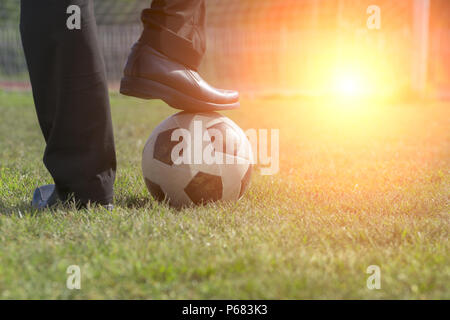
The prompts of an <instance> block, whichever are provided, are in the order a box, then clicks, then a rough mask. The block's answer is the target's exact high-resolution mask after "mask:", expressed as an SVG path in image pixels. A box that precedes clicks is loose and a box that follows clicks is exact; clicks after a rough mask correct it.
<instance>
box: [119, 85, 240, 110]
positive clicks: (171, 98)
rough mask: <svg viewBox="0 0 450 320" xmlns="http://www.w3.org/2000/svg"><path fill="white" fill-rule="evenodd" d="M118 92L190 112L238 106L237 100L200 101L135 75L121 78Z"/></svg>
mask: <svg viewBox="0 0 450 320" xmlns="http://www.w3.org/2000/svg"><path fill="white" fill-rule="evenodd" d="M120 93H121V94H123V95H126V96H131V97H136V98H141V99H146V100H150V99H161V100H163V101H164V102H165V103H167V104H168V105H169V106H171V107H172V108H175V109H179V110H184V111H190V112H202V111H219V110H233V109H238V108H239V107H240V103H239V102H234V103H229V104H217V103H212V102H205V101H201V100H198V99H195V98H193V97H191V96H188V95H186V94H184V93H182V92H180V91H178V90H176V89H173V88H171V87H169V86H166V85H164V84H162V83H159V82H156V81H152V80H148V79H142V78H135V77H124V78H122V81H121V82H120Z"/></svg>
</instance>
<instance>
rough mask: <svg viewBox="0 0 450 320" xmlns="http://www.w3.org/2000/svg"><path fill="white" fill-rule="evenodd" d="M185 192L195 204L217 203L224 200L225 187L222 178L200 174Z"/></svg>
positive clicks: (193, 179)
mask: <svg viewBox="0 0 450 320" xmlns="http://www.w3.org/2000/svg"><path fill="white" fill-rule="evenodd" d="M184 191H185V192H186V194H187V195H188V197H189V198H190V199H191V200H192V202H193V203H195V204H201V203H206V202H212V201H217V200H220V199H221V198H222V192H223V186H222V178H221V177H220V176H216V175H212V174H208V173H204V172H199V173H197V174H196V175H195V176H194V177H193V178H192V180H191V182H189V184H188V185H187V187H186V188H184Z"/></svg>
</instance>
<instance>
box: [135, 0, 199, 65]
mask: <svg viewBox="0 0 450 320" xmlns="http://www.w3.org/2000/svg"><path fill="white" fill-rule="evenodd" d="M205 15H206V14H205V1H204V0H154V1H153V2H152V5H151V8H150V9H145V10H144V11H143V12H142V22H143V23H144V32H143V34H142V37H141V41H142V42H144V43H147V44H149V45H150V46H151V47H153V48H155V49H156V50H158V51H160V52H162V53H163V54H164V55H166V56H167V57H169V58H171V59H173V60H175V61H178V62H180V63H182V64H184V65H186V66H189V67H190V68H191V69H194V70H197V68H198V66H199V65H200V62H201V59H202V57H203V55H204V53H205V49H206V37H205Z"/></svg>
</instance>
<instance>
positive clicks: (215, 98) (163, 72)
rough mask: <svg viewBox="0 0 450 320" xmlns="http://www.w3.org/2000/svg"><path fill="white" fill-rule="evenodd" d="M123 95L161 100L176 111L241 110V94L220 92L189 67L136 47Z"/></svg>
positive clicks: (121, 90)
mask: <svg viewBox="0 0 450 320" xmlns="http://www.w3.org/2000/svg"><path fill="white" fill-rule="evenodd" d="M124 73H125V75H124V77H123V78H122V81H121V84H120V92H121V93H122V94H124V95H127V96H133V97H138V98H142V99H161V100H163V101H164V102H166V103H167V104H168V105H170V106H171V107H173V108H176V109H180V110H186V111H192V112H198V111H218V110H230V109H236V108H239V106H240V105H239V93H238V92H237V91H232V90H222V89H216V88H214V87H212V86H210V85H209V84H208V83H207V82H206V81H205V80H203V79H202V77H200V75H199V74H198V73H197V72H196V71H194V70H192V69H189V68H187V67H186V66H184V65H182V64H180V63H178V62H176V61H172V60H170V59H169V58H168V57H166V56H165V55H163V54H162V53H160V52H159V51H157V50H155V49H153V48H152V47H150V46H148V45H146V44H142V43H136V44H135V45H134V46H133V48H132V51H131V54H130V56H129V57H128V62H127V65H126V67H125V71H124Z"/></svg>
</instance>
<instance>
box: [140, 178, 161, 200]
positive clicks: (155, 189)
mask: <svg viewBox="0 0 450 320" xmlns="http://www.w3.org/2000/svg"><path fill="white" fill-rule="evenodd" d="M145 184H146V185H147V189H148V191H149V192H150V194H151V195H152V197H153V198H154V199H155V200H157V201H164V199H165V195H164V192H163V191H162V189H161V187H160V186H159V185H158V184H156V183H154V182H152V181H150V180H149V179H147V178H145Z"/></svg>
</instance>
